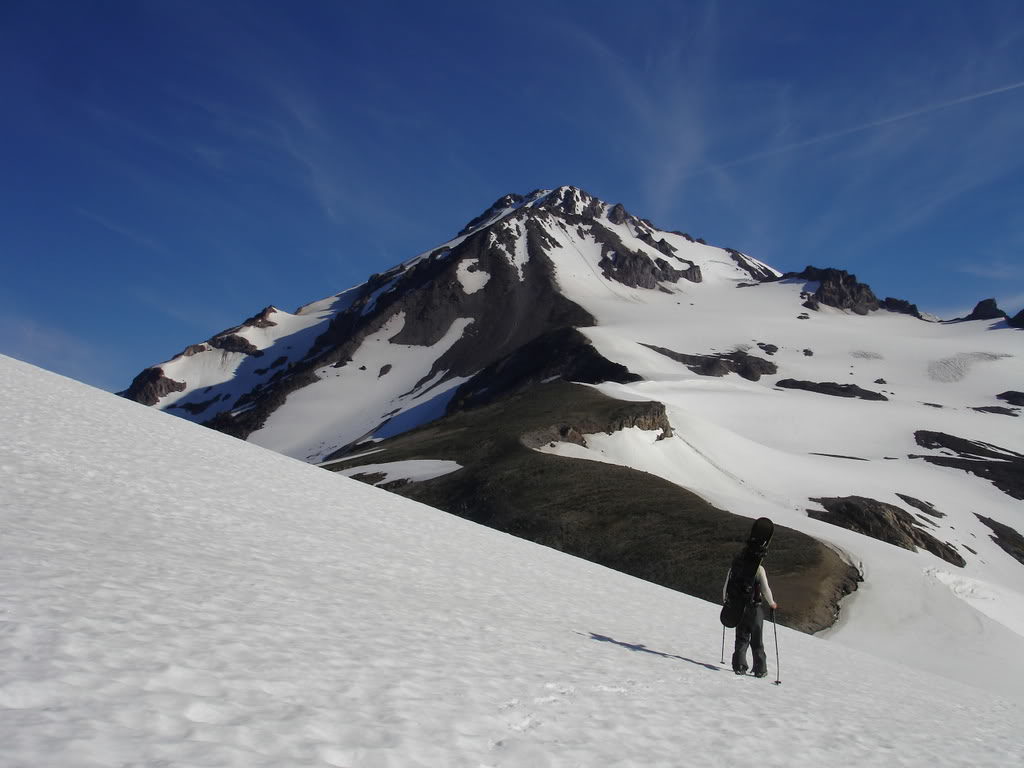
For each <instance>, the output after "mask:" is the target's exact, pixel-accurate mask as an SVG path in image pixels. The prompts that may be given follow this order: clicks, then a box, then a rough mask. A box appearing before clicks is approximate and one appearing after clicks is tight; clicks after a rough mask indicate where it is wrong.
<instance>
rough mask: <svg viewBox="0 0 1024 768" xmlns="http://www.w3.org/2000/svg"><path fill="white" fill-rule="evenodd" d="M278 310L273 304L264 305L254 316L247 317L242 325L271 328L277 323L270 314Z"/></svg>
mask: <svg viewBox="0 0 1024 768" xmlns="http://www.w3.org/2000/svg"><path fill="white" fill-rule="evenodd" d="M276 311H277V309H276V308H275V307H273V306H269V307H264V308H263V309H262V310H260V311H259V312H257V313H256V314H255V315H253V316H252V317H249V318H246V320H245V321H243V322H242V325H243V326H248V327H250V328H270V327H272V326H275V325H277V323H275V322H274V321H273V320H271V319H270V316H271V315H272V314H273V313H274V312H276Z"/></svg>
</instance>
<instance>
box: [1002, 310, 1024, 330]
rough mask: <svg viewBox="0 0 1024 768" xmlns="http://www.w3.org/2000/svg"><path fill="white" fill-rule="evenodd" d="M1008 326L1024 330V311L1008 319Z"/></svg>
mask: <svg viewBox="0 0 1024 768" xmlns="http://www.w3.org/2000/svg"><path fill="white" fill-rule="evenodd" d="M1006 324H1007V325H1009V326H1010V327H1011V328H1024V309H1022V310H1021V311H1020V312H1018V313H1017V314H1016V315H1014V316H1013V317H1010V318H1007V320H1006Z"/></svg>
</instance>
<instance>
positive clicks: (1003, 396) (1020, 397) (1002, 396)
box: [996, 389, 1024, 406]
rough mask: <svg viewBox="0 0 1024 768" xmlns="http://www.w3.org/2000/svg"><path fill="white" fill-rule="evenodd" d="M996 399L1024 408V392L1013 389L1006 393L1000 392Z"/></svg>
mask: <svg viewBox="0 0 1024 768" xmlns="http://www.w3.org/2000/svg"><path fill="white" fill-rule="evenodd" d="M996 397H997V398H998V399H999V400H1005V401H1006V402H1008V403H1009V404H1010V405H1020V406H1024V392H1017V391H1016V390H1013V389H1011V390H1008V391H1006V392H1000V393H999V394H998V395H996Z"/></svg>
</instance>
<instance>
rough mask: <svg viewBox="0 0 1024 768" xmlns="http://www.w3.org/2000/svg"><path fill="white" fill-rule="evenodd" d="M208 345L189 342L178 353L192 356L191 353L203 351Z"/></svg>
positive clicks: (196, 353) (195, 353) (181, 355)
mask: <svg viewBox="0 0 1024 768" xmlns="http://www.w3.org/2000/svg"><path fill="white" fill-rule="evenodd" d="M208 349H209V347H208V346H207V345H206V344H189V345H188V346H187V347H185V349H183V350H182V351H181V352H180V353H179V356H180V357H192V355H198V354H199V353H200V352H205V351H206V350H208Z"/></svg>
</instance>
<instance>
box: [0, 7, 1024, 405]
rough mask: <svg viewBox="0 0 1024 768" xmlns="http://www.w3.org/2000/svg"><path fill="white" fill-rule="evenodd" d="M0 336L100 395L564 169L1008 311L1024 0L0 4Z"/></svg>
mask: <svg viewBox="0 0 1024 768" xmlns="http://www.w3.org/2000/svg"><path fill="white" fill-rule="evenodd" d="M0 99H2V102H0V103H2V105H3V114H4V118H3V119H2V120H0V174H2V178H3V183H2V184H0V217H2V218H0V223H2V226H0V259H2V265H3V266H2V274H0V352H2V353H4V354H9V355H13V356H15V357H19V358H21V359H25V360H28V361H29V362H33V363H35V364H37V365H41V366H43V367H46V368H50V369H52V370H56V371H58V372H60V373H63V374H65V375H69V376H72V377H75V378H78V379H81V380H83V381H86V382H88V383H90V384H94V385H96V386H100V387H104V388H107V389H112V390H117V389H122V388H124V387H125V386H127V385H128V383H129V382H130V381H131V379H132V377H133V376H134V375H135V374H136V373H138V372H139V371H140V370H141V369H142V368H144V367H145V366H147V365H151V364H154V363H157V362H160V361H161V360H164V359H167V358H168V357H170V356H171V355H173V354H175V353H177V352H178V351H180V350H181V349H182V348H184V347H185V346H187V345H188V344H191V343H194V342H198V341H201V340H203V339H206V338H208V337H210V336H211V335H213V334H214V333H216V332H218V331H220V330H222V329H224V328H227V327H230V326H232V325H235V324H237V323H239V322H240V321H241V320H243V319H245V318H246V317H248V316H250V315H252V314H254V313H255V312H257V311H258V310H260V309H261V308H262V307H264V306H265V305H267V304H274V305H276V306H280V307H282V308H283V309H287V310H289V311H291V310H294V309H295V308H296V307H297V306H299V305H300V304H303V303H306V302H308V301H312V300H315V299H318V298H322V297H324V296H327V295H330V294H332V293H336V292H338V291H340V290H343V289H345V288H347V287H350V286H352V285H355V284H357V283H360V282H363V281H364V280H365V278H366V277H367V276H368V275H369V274H370V273H373V272H377V271H381V270H383V269H386V268H387V267H389V266H392V265H393V264H395V263H397V262H399V261H402V260H404V259H406V258H408V257H410V256H412V255H414V254H416V253H418V252H420V251H423V250H426V249H428V248H430V247H431V246H433V245H434V244H437V243H439V242H442V241H444V240H446V239H448V238H450V237H451V236H452V235H454V234H455V232H457V231H458V230H459V229H460V228H461V227H462V226H463V225H464V224H465V223H466V222H467V221H468V220H469V219H471V218H473V217H474V216H475V215H477V214H478V213H479V212H480V211H482V210H483V209H484V208H486V207H487V206H488V205H489V204H490V203H491V202H493V200H494V199H496V198H497V197H499V196H500V195H503V194H505V193H507V192H522V193H525V192H528V191H530V190H532V189H536V188H538V187H554V186H558V185H560V184H573V185H576V186H580V187H583V188H584V189H586V190H587V191H589V192H591V193H593V194H595V195H597V196H599V197H601V198H602V199H605V200H607V201H609V202H622V203H623V204H624V205H625V206H626V208H627V209H629V210H630V211H631V212H634V213H636V214H638V215H640V216H645V217H647V218H650V219H652V220H653V221H654V223H655V224H656V225H658V226H661V227H663V228H665V229H682V230H685V231H688V232H690V233H692V234H693V235H694V236H700V237H704V238H705V239H707V241H708V242H710V243H713V244H716V245H724V246H730V247H734V248H738V249H740V250H743V251H745V252H747V253H750V254H751V255H754V256H756V257H758V258H761V259H763V260H765V261H767V262H769V263H770V264H772V265H773V266H776V267H778V268H780V269H783V270H788V269H801V268H802V267H804V266H805V265H807V264H814V265H816V266H835V267H839V268H843V269H847V270H849V271H851V272H854V273H856V274H857V276H858V277H859V278H860V279H862V280H864V281H866V282H868V283H869V284H871V286H872V287H873V288H874V289H875V291H876V293H878V294H879V295H880V296H886V295H891V296H897V297H901V298H906V299H909V300H911V301H914V302H917V303H918V304H919V306H921V307H922V308H923V309H925V310H928V311H932V312H936V313H939V314H941V315H943V316H947V317H949V316H954V315H955V314H957V313H962V312H965V311H967V310H969V309H970V307H971V306H973V304H974V303H975V302H976V301H977V300H979V299H982V298H986V297H989V296H995V297H996V298H997V299H998V300H999V303H1000V306H1002V307H1003V308H1004V309H1006V310H1007V311H1010V312H1011V313H1015V312H1016V311H1018V310H1019V309H1021V307H1022V306H1024V140H1022V137H1024V3H1021V2H1017V1H1016V0H1007V1H1006V2H994V1H993V2H986V1H984V0H974V1H973V2H960V1H957V2H943V1H942V0H929V1H928V2H900V3H888V2H885V3H883V2H873V1H871V0H869V1H868V2H859V3H818V2H809V1H808V2H787V1H786V0H775V1H774V2H753V1H750V2H744V1H743V0H733V1H732V2H718V3H715V2H696V1H693V2H645V1H644V0H638V2H636V3H633V4H623V3H620V2H597V1H596V0H590V1H589V2H551V3H535V4H524V3H510V4H504V5H500V6H499V5H498V4H488V3H478V2H450V3H437V4H434V3H411V2H410V3H398V2H395V3H385V2H381V3H376V4H369V3H354V2H352V3H350V2H341V1H340V0H339V1H337V2H311V1H309V0H301V1H298V2H293V3H277V2H247V3H243V2H228V1H226V0H224V1H221V0H209V1H206V2H186V1H185V0H175V1H173V2H172V1H170V0H167V1H166V2H144V1H139V2H134V1H133V2H128V1H127V0H126V1H124V2H112V1H107V2H93V1H90V0H68V2H56V1H55V0H51V2H38V1H36V0H6V2H4V3H2V4H0Z"/></svg>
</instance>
